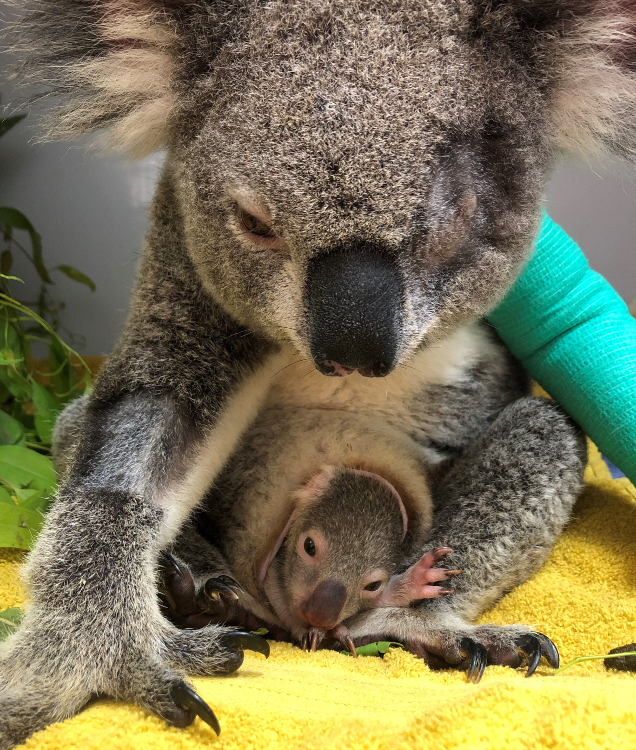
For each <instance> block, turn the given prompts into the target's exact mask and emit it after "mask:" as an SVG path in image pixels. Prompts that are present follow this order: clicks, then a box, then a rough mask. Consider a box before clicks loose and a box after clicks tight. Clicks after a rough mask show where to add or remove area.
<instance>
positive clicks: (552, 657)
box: [535, 633, 560, 669]
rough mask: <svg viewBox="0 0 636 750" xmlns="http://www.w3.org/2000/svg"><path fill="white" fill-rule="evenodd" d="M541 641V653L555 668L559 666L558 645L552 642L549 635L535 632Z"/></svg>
mask: <svg viewBox="0 0 636 750" xmlns="http://www.w3.org/2000/svg"><path fill="white" fill-rule="evenodd" d="M535 635H536V636H537V638H538V639H539V641H540V643H541V653H542V654H543V656H544V657H545V660H546V661H547V662H548V664H549V665H550V666H551V667H552V668H553V669H558V668H559V661H560V659H559V651H558V649H557V647H556V646H555V645H554V643H552V641H551V640H550V639H549V638H548V636H547V635H544V634H543V633H535Z"/></svg>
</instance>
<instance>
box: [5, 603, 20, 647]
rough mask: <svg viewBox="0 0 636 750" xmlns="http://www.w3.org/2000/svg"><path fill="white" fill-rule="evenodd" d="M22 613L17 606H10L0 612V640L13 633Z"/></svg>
mask: <svg viewBox="0 0 636 750" xmlns="http://www.w3.org/2000/svg"><path fill="white" fill-rule="evenodd" d="M23 615H24V613H23V612H22V610H21V609H18V607H11V609H5V610H4V611H3V612H0V641H3V640H4V639H5V638H8V637H9V636H10V635H12V634H13V633H15V631H16V630H17V629H18V625H19V624H20V621H21V620H22V617H23Z"/></svg>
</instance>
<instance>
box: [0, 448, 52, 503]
mask: <svg viewBox="0 0 636 750" xmlns="http://www.w3.org/2000/svg"><path fill="white" fill-rule="evenodd" d="M0 479H4V480H6V481H7V482H10V483H11V484H13V485H15V486H16V487H28V488H29V489H36V490H46V491H47V492H48V493H49V494H50V495H52V494H53V492H54V491H55V486H56V477H55V471H54V470H53V464H52V462H51V459H50V458H48V456H43V455H42V454H40V453H36V452H35V451H33V450H30V449H29V448H24V447H22V446H20V445H0Z"/></svg>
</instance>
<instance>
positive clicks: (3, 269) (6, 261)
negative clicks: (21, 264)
mask: <svg viewBox="0 0 636 750" xmlns="http://www.w3.org/2000/svg"><path fill="white" fill-rule="evenodd" d="M12 268H13V253H12V252H11V250H5V251H4V252H3V253H2V255H0V273H1V274H2V275H3V277H4V278H5V279H8V278H12V279H13V278H16V277H13V276H12V277H9V275H8V274H10V273H11V269H12Z"/></svg>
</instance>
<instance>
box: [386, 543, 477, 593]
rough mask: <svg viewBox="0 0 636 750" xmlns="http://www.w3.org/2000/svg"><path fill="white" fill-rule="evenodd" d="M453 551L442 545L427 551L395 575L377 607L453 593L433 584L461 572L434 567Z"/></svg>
mask: <svg viewBox="0 0 636 750" xmlns="http://www.w3.org/2000/svg"><path fill="white" fill-rule="evenodd" d="M450 552H452V550H451V549H449V548H448V547H442V548H439V549H436V550H432V551H430V552H427V553H426V554H425V555H424V556H423V557H422V558H420V559H419V560H418V561H417V562H416V563H414V564H413V565H411V567H410V568H408V569H407V570H405V571H404V573H402V574H401V575H398V576H393V577H392V578H391V580H390V581H389V583H388V584H387V586H386V588H385V589H384V591H383V592H382V593H381V594H380V596H379V597H378V598H377V599H376V600H375V602H374V606H376V607H408V606H409V604H410V603H411V602H413V601H417V600H418V599H435V598H437V597H440V596H446V595H448V594H450V593H452V589H447V588H443V587H441V586H432V585H431V584H433V583H438V582H439V581H446V580H448V578H450V577H451V576H454V575H458V574H459V573H461V572H462V571H461V570H445V569H444V568H433V567H432V566H433V565H435V564H436V563H438V562H439V561H440V560H441V558H442V557H444V556H445V555H447V554H449V553H450Z"/></svg>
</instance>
